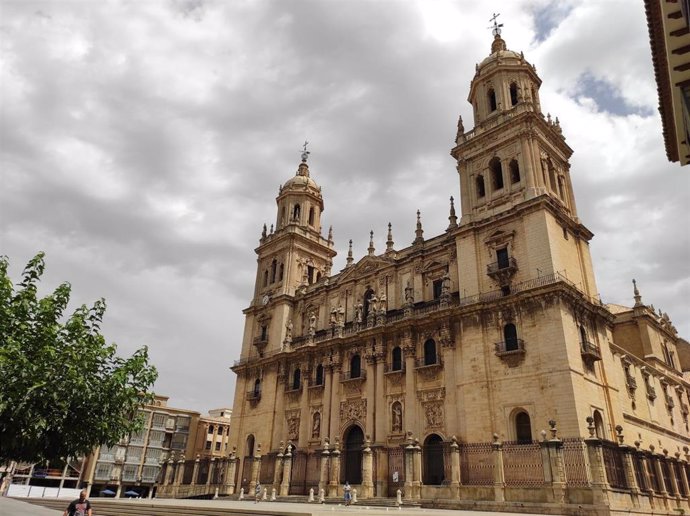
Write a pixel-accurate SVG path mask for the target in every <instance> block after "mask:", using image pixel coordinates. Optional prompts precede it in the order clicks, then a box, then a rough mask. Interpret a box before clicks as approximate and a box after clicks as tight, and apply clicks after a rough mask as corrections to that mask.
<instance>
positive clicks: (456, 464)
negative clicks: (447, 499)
mask: <svg viewBox="0 0 690 516" xmlns="http://www.w3.org/2000/svg"><path fill="white" fill-rule="evenodd" d="M450 490H451V493H452V495H453V498H460V446H459V445H458V439H457V437H455V436H453V437H451V438H450Z"/></svg>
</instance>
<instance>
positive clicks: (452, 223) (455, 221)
mask: <svg viewBox="0 0 690 516" xmlns="http://www.w3.org/2000/svg"><path fill="white" fill-rule="evenodd" d="M448 220H449V221H450V224H448V229H447V230H446V231H448V230H450V229H455V228H457V227H458V217H457V216H456V215H455V204H453V196H452V195H451V196H450V215H449V216H448Z"/></svg>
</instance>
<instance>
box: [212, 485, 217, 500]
mask: <svg viewBox="0 0 690 516" xmlns="http://www.w3.org/2000/svg"><path fill="white" fill-rule="evenodd" d="M213 499H214V500H218V488H217V487H216V492H215V493H214V494H213Z"/></svg>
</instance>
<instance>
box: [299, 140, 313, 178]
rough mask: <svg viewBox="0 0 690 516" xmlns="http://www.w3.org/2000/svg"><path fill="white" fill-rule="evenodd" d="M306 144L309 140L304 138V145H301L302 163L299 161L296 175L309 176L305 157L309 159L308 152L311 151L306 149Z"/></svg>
mask: <svg viewBox="0 0 690 516" xmlns="http://www.w3.org/2000/svg"><path fill="white" fill-rule="evenodd" d="M307 145H309V142H308V141H307V140H304V145H302V163H300V164H299V167H297V175H298V176H306V177H309V165H307V159H309V154H311V152H309V151H308V150H307Z"/></svg>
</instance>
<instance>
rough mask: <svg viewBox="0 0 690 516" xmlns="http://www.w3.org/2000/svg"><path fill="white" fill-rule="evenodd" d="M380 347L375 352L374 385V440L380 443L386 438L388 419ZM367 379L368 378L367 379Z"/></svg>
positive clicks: (383, 357) (383, 354) (382, 358)
mask: <svg viewBox="0 0 690 516" xmlns="http://www.w3.org/2000/svg"><path fill="white" fill-rule="evenodd" d="M381 346H382V348H381V349H379V350H378V351H377V353H376V386H375V389H374V395H375V398H374V400H373V401H374V414H375V417H374V442H375V443H382V442H385V440H386V435H387V434H388V431H387V428H386V421H388V418H387V415H388V405H387V403H386V392H385V384H384V382H385V380H384V376H383V368H384V365H385V353H384V351H383V343H381ZM367 381H369V380H367Z"/></svg>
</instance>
